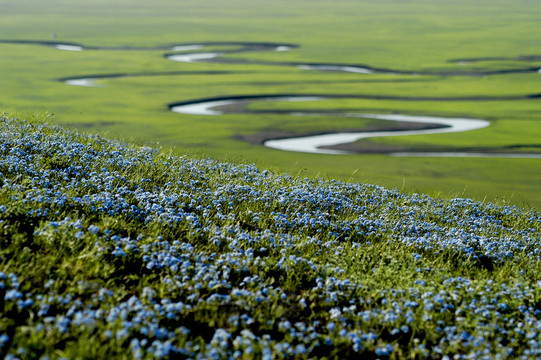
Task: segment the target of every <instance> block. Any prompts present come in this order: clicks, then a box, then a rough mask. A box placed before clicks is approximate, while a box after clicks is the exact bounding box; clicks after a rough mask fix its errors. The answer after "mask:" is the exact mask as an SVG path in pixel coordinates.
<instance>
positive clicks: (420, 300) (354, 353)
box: [0, 117, 541, 359]
mask: <svg viewBox="0 0 541 360" xmlns="http://www.w3.org/2000/svg"><path fill="white" fill-rule="evenodd" d="M0 126H1V131H0V152H1V157H0V183H1V188H0V234H1V235H0V355H2V356H5V357H6V358H7V359H15V358H21V359H27V358H43V359H45V358H61V357H64V358H81V359H82V358H119V359H122V358H138V359H142V358H145V359H146V358H151V359H152V358H158V359H159V358H196V359H200V358H201V359H202V358H211V359H212V358H214V359H220V358H242V359H252V358H253V359H259V358H263V359H282V358H314V357H318V358H329V359H345V358H368V359H370V358H380V359H387V358H389V359H398V358H412V359H413V358H418V359H425V358H468V359H469V358H502V359H503V358H507V357H509V356H512V357H519V356H521V355H525V356H539V354H541V341H540V340H541V291H540V290H539V289H540V284H541V283H540V281H541V279H540V276H539V270H540V266H539V264H540V261H539V260H540V258H539V253H540V251H541V244H540V242H539V240H540V230H541V216H540V214H539V213H537V212H535V211H532V210H530V211H526V210H523V209H519V208H516V207H499V206H495V205H492V204H485V203H480V202H474V201H471V200H468V199H453V200H450V201H447V200H438V199H435V198H430V197H428V196H424V195H417V194H413V195H405V194H402V193H400V192H398V191H396V190H388V189H385V188H382V187H379V186H372V185H365V184H352V183H344V182H340V181H334V180H333V181H323V180H309V179H298V178H294V177H292V176H289V175H277V174H273V173H271V172H268V171H261V170H259V169H257V168H256V167H255V166H251V165H235V164H228V163H221V162H217V161H212V160H193V159H189V158H185V157H178V156H174V155H171V154H166V153H163V152H160V151H158V150H155V149H151V148H140V147H135V146H130V145H126V144H123V143H120V142H116V141H111V140H107V139H104V138H102V137H100V136H86V135H80V134H78V133H73V132H69V131H67V130H64V129H62V128H58V127H51V126H49V125H47V124H44V123H37V122H33V123H32V122H30V123H29V122H25V121H19V120H15V119H9V118H6V117H4V118H2V119H1V124H0Z"/></svg>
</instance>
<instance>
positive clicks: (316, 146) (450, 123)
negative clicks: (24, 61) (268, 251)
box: [0, 39, 541, 158]
mask: <svg viewBox="0 0 541 360" xmlns="http://www.w3.org/2000/svg"><path fill="white" fill-rule="evenodd" d="M0 43H12V44H32V45H45V46H49V47H53V48H55V49H58V50H64V51H78V52H79V51H84V50H125V51H129V50H161V51H168V53H165V54H164V55H163V56H164V57H165V58H166V59H168V60H171V61H177V62H185V63H192V62H220V63H233V64H261V65H277V66H290V67H296V68H299V69H305V70H316V71H333V72H346V73H354V74H362V75H370V74H387V75H411V76H419V75H433V76H488V75H501V74H511V73H541V69H540V68H539V67H525V68H517V69H502V70H490V71H482V70H470V71H467V70H466V71H461V70H449V71H439V72H434V71H416V72H411V71H404V70H398V69H384V68H376V67H372V66H369V65H364V64H363V65H354V64H330V63H296V62H264V61H251V60H243V59H232V58H223V56H224V55H229V54H234V53H242V52H252V51H277V52H282V51H289V50H292V49H295V48H298V45H295V44H279V43H249V42H204V43H197V44H193V43H191V44H179V45H165V46H156V47H91V46H83V45H80V44H76V43H60V42H54V41H34V40H1V39H0ZM209 46H214V47H216V46H231V47H234V49H232V50H223V51H210V52H204V51H203V52H198V51H196V52H192V51H194V50H202V49H204V48H205V47H209ZM186 52H187V53H186ZM538 58H540V57H539V56H531V57H523V58H520V60H522V61H534V60H537V59H538ZM517 59H518V58H517ZM487 60H489V61H494V60H502V59H500V58H480V59H457V60H450V61H451V62H456V63H458V64H459V65H467V64H468V63H469V62H476V61H487ZM219 73H220V74H224V73H230V72H220V71H207V72H186V71H184V72H180V71H179V72H167V73H165V72H162V73H135V74H128V73H126V74H100V75H86V76H77V77H66V78H62V79H58V80H59V81H62V82H64V83H66V84H67V85H74V86H82V87H101V86H102V85H100V84H98V83H97V81H98V80H100V79H107V78H110V79H111V78H119V77H132V76H165V75H182V74H206V75H209V74H219ZM540 97H541V94H531V95H522V96H521V95H519V96H477V97H448V98H441V97H411V96H410V97H408V96H405V97H398V96H385V95H370V94H367V95H355V96H349V95H298V94H294V95H247V96H233V97H223V98H212V99H198V100H194V101H185V102H178V103H172V104H170V105H169V109H170V110H171V111H173V112H176V113H181V114H189V115H222V114H224V113H228V112H231V107H232V106H238V105H239V104H242V105H245V104H246V103H248V102H253V101H318V100H325V99H332V98H360V99H376V100H377V99H382V100H383V99H388V100H404V101H463V100H470V101H498V100H520V99H538V98H540ZM242 112H243V113H246V112H249V111H247V110H243V111H242ZM280 114H284V112H280ZM287 114H288V115H291V116H311V115H312V116H313V115H318V116H323V115H328V116H333V117H337V116H343V117H349V118H370V119H377V120H385V121H394V122H400V123H415V124H416V126H414V127H413V128H412V129H408V130H387V131H350V132H332V133H323V134H314V135H306V136H295V137H289V138H279V139H267V140H265V141H263V145H264V146H266V147H269V148H273V149H279V150H284V151H297V152H308V153H318V154H350V153H353V152H351V151H346V150H339V149H332V148H329V147H332V146H336V145H341V144H346V143H351V142H355V141H357V140H360V139H364V138H370V137H387V136H406V135H427V134H441V133H450V132H462V131H473V130H479V129H482V128H485V127H487V126H489V125H490V123H489V122H488V121H486V120H482V119H471V118H448V117H439V116H424V115H403V114H367V113H351V112H334V113H332V114H328V113H316V112H310V111H304V112H299V111H297V112H289V113H287ZM423 124H424V125H426V126H423ZM390 155H394V156H435V157H509V158H541V154H518V153H509V154H494V153H480V152H401V153H391V154H390Z"/></svg>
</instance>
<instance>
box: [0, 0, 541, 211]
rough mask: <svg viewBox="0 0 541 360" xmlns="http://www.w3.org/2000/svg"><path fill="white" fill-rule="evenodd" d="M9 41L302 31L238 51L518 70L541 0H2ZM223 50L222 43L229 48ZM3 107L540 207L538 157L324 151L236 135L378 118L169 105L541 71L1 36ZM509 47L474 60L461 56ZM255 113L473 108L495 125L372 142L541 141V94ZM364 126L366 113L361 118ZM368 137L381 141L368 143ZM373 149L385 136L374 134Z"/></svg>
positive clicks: (532, 50) (290, 168) (361, 177)
mask: <svg viewBox="0 0 541 360" xmlns="http://www.w3.org/2000/svg"><path fill="white" fill-rule="evenodd" d="M0 12H1V13H2V22H1V23H0V33H1V34H2V38H3V39H5V40H28V39H31V40H48V41H52V40H53V39H52V34H53V33H54V34H56V36H57V38H56V39H54V41H58V42H74V43H79V44H82V45H86V46H96V47H124V46H148V47H152V46H161V45H167V44H170V45H176V44H185V43H197V42H208V41H212V42H221V41H223V42H226V41H249V42H260V41H261V42H275V43H281V42H283V43H294V44H298V45H300V48H298V49H294V50H292V51H289V52H252V53H240V54H232V55H229V56H228V57H229V58H239V59H250V60H253V61H265V62H292V63H295V62H298V63H302V62H306V63H340V64H366V65H370V66H373V67H379V68H390V69H395V70H404V71H413V72H414V71H419V72H434V73H437V72H441V71H452V70H460V71H466V70H484V71H494V70H501V69H517V68H526V67H535V66H539V67H541V61H523V60H513V59H514V58H517V57H520V56H524V55H541V45H540V44H539V42H538V38H537V35H536V32H535V31H532V29H535V28H536V27H537V26H538V18H539V14H541V4H539V3H538V2H536V1H528V0H520V1H518V2H517V1H499V2H493V1H485V0H479V1H475V2H469V1H465V0H459V1H454V2H452V3H444V2H439V1H437V2H436V1H428V0H427V1H421V0H415V1H407V2H405V1H346V0H339V1H333V2H330V1H313V0H311V1H308V0H302V1H295V2H291V1H285V0H279V1H272V2H267V1H260V0H256V1H246V0H236V1H235V0H234V1H227V2H226V1H220V0H211V1H205V2H197V1H183V2H182V3H179V2H175V1H171V0H157V1H153V2H148V1H140V0H137V1H127V0H126V1H115V2H114V3H110V2H108V1H92V2H88V1H84V2H83V1H60V0H52V1H48V2H47V4H46V5H45V4H44V3H42V2H38V1H29V0H22V1H16V2H15V1H8V2H3V3H1V4H0ZM217 48H220V47H217ZM0 53H1V54H2V56H1V58H0V78H1V79H2V80H1V83H0V89H1V90H0V91H1V97H0V109H1V110H2V111H6V112H8V113H10V114H17V115H18V116H19V117H32V116H33V114H34V113H36V112H38V113H45V112H47V113H54V114H55V121H56V122H57V123H60V124H64V125H69V126H72V127H76V128H79V129H84V130H87V131H92V132H96V131H98V132H102V133H107V134H109V135H110V136H115V137H121V138H123V139H128V140H130V139H135V140H136V141H139V142H143V143H152V144H156V143H159V144H160V145H161V146H164V147H174V148H175V149H176V150H175V151H177V152H178V153H179V154H188V155H189V156H193V157H212V158H216V159H220V160H228V161H235V162H247V163H255V164H257V165H258V166H259V167H264V168H270V169H272V170H279V171H287V172H292V173H295V174H302V175H303V176H304V175H305V176H320V177H324V178H340V179H346V180H350V179H351V180H354V181H363V182H369V183H375V184H381V185H384V186H388V187H397V188H403V189H404V190H408V191H420V192H427V193H430V194H433V195H434V194H437V195H439V196H444V197H454V196H466V197H473V198H476V199H481V200H483V199H485V198H486V199H487V200H491V201H494V200H502V199H504V200H505V201H506V202H511V203H514V204H519V205H523V204H528V205H532V206H536V207H539V206H541V195H540V192H539V184H541V170H540V168H541V167H540V160H536V159H492V158H491V159H484V158H483V159H478V158H393V157H389V156H386V155H364V154H363V155H351V156H334V155H313V154H302V153H286V152H281V151H277V150H270V149H266V148H264V147H262V146H258V145H253V144H250V143H247V142H244V141H241V140H238V135H250V134H254V133H260V132H263V131H268V130H273V129H287V130H289V131H294V132H295V131H296V132H299V133H302V132H306V131H317V130H318V129H321V130H335V129H344V128H352V127H355V126H359V127H361V128H362V127H363V126H365V125H366V124H367V122H366V121H358V122H357V123H356V122H354V121H353V120H352V119H341V118H336V119H333V120H332V121H330V120H329V118H327V117H308V118H295V117H288V116H282V115H280V116H279V115H273V114H265V115H260V116H254V115H252V114H229V115H223V116H220V117H214V116H197V115H180V114H175V113H171V112H170V111H168V109H167V104H169V103H171V102H176V101H184V100H190V99H197V98H206V97H213V96H230V95H241V94H280V93H289V94H291V93H299V94H341V95H358V94H372V95H373V94H377V95H394V96H418V97H427V96H428V97H442V98H445V97H483V96H485V97H486V96H492V97H498V96H502V97H503V96H523V95H528V94H536V93H539V92H541V89H540V88H539V85H538V84H539V80H540V79H541V74H537V73H535V72H533V73H526V74H506V75H490V76H482V77H480V76H445V77H442V76H437V75H422V76H411V75H381V74H379V75H362V74H345V73H330V72H319V71H307V70H301V69H296V68H294V67H287V66H273V65H258V64H243V65H239V64H219V63H178V62H172V61H168V60H167V59H165V58H164V57H163V54H164V53H165V51H163V50H145V51H122V50H85V51H82V52H70V51H60V50H57V49H54V48H51V47H46V46H39V45H31V44H26V45H22V44H2V43H0ZM487 57H490V58H493V57H497V58H506V59H507V60H504V61H502V60H500V61H481V62H470V63H468V64H466V65H460V64H458V63H457V62H450V60H455V59H470V58H487ZM173 71H186V72H197V71H199V72H208V71H224V72H229V73H225V74H213V75H209V74H202V73H201V74H195V73H191V74H184V75H175V76H146V77H145V76H137V77H124V78H116V79H103V80H100V81H99V83H100V85H103V87H99V88H84V87H75V86H67V85H65V84H63V83H62V82H59V81H56V79H59V78H65V77H70V76H79V75H95V74H111V73H127V74H141V73H147V74H152V73H155V72H173ZM251 108H252V109H314V108H316V109H348V110H352V111H362V112H367V111H371V112H372V111H376V112H399V113H407V114H426V115H442V116H470V117H478V118H483V119H487V120H490V121H491V126H490V127H488V128H485V129H482V130H478V131H473V132H469V133H455V134H441V135H430V136H411V137H400V138H388V139H372V140H370V142H371V144H376V145H377V144H391V145H399V146H404V147H411V148H424V149H436V150H438V149H442V148H444V149H456V151H463V150H465V149H466V150H467V149H472V148H482V149H493V150H495V151H496V150H499V151H502V150H505V151H506V152H512V151H527V152H540V148H541V136H540V135H541V122H540V121H541V120H540V119H541V103H540V101H539V100H537V99H530V100H501V101H495V100H490V101H488V100H484V101H390V100H359V99H343V100H333V101H325V102H309V103H278V102H277V103H264V104H252V105H251ZM357 124H358V125H357ZM365 141H367V140H365ZM376 145H374V146H376Z"/></svg>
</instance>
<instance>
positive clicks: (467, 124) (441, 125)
mask: <svg viewBox="0 0 541 360" xmlns="http://www.w3.org/2000/svg"><path fill="white" fill-rule="evenodd" d="M330 98H331V97H325V96H307V95H295V96H291V95H289V96H263V97H244V98H242V97H237V98H235V99H222V100H208V101H200V102H192V103H184V104H172V105H170V109H171V111H173V112H176V113H180V114H191V115H222V114H224V112H227V108H229V107H231V106H235V105H239V104H242V105H246V104H247V103H248V102H253V101H318V100H326V99H330ZM288 114H289V115H293V116H314V115H318V116H333V117H336V116H343V117H351V118H368V119H378V120H387V121H397V122H412V123H417V124H427V125H428V126H427V127H426V128H421V129H416V130H403V131H357V132H334V133H327V134H318V135H310V136H298V137H291V138H284V139H270V140H266V141H264V142H263V145H265V146H266V147H269V148H273V149H278V150H285V151H297V152H307V153H317V154H351V153H353V152H350V151H344V150H335V149H328V148H326V147H330V146H335V145H341V144H345V143H351V142H354V141H357V140H360V139H365V138H369V137H385V136H404V135H427V134H441V133H449V132H460V131H472V130H478V129H482V128H485V127H487V126H489V125H490V123H489V122H488V121H486V120H481V119H468V118H447V117H437V116H417V115H400V114H363V113H333V114H332V115H330V114H322V113H304V112H290V113H288Z"/></svg>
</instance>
